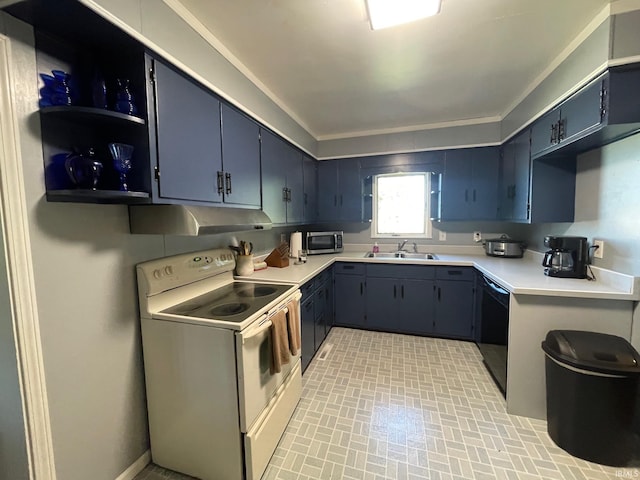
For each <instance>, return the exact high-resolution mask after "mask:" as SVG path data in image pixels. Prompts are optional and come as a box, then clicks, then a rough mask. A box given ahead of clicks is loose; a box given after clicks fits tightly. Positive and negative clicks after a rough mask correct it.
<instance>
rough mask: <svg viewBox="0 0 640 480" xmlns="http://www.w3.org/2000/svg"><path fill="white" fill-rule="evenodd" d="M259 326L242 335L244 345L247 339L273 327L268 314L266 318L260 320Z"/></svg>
mask: <svg viewBox="0 0 640 480" xmlns="http://www.w3.org/2000/svg"><path fill="white" fill-rule="evenodd" d="M257 323H258V326H257V327H255V328H252V329H251V330H249V331H248V332H247V333H246V334H245V335H242V344H243V345H244V344H245V343H246V342H247V340H251V339H252V338H254V337H257V336H258V335H260V334H261V333H262V332H264V331H265V330H268V329H269V328H271V320H270V319H269V317H268V316H267V315H264V318H263V319H262V320H260V321H259V322H257Z"/></svg>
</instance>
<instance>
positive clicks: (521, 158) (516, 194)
mask: <svg viewBox="0 0 640 480" xmlns="http://www.w3.org/2000/svg"><path fill="white" fill-rule="evenodd" d="M501 160H502V163H501V166H500V193H499V210H500V215H499V217H500V220H509V221H513V222H526V221H528V220H529V214H530V208H529V179H530V172H531V155H530V129H526V130H525V131H524V132H522V133H520V134H519V135H517V136H516V137H514V138H513V139H511V140H509V141H508V142H507V143H505V144H504V145H503V147H502V159H501Z"/></svg>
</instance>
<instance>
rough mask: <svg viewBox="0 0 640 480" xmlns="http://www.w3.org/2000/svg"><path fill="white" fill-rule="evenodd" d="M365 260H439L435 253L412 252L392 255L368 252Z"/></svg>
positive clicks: (393, 253)
mask: <svg viewBox="0 0 640 480" xmlns="http://www.w3.org/2000/svg"><path fill="white" fill-rule="evenodd" d="M364 257H365V258H404V259H407V260H438V257H436V256H435V255H434V254H433V253H411V252H392V253H387V252H385V253H382V252H379V253H374V252H367V253H365V255H364Z"/></svg>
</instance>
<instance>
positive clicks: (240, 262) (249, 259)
mask: <svg viewBox="0 0 640 480" xmlns="http://www.w3.org/2000/svg"><path fill="white" fill-rule="evenodd" d="M252 273H253V255H238V256H237V257H236V275H238V276H240V277H244V276H247V275H251V274H252Z"/></svg>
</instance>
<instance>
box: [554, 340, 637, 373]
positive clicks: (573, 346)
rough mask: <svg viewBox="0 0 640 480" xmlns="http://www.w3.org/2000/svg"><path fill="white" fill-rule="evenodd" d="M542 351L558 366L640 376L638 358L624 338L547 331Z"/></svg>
mask: <svg viewBox="0 0 640 480" xmlns="http://www.w3.org/2000/svg"><path fill="white" fill-rule="evenodd" d="M542 349H543V350H544V352H545V353H546V354H547V355H549V356H550V357H552V358H554V359H555V360H557V361H558V362H559V363H564V364H568V365H571V366H573V367H576V368H580V369H583V370H588V371H592V372H598V373H608V374H612V375H627V376H630V375H640V354H638V352H637V351H636V349H635V348H633V346H632V345H631V344H630V343H629V342H627V341H626V340H625V339H624V338H622V337H618V336H616V335H607V334H605V333H596V332H584V331H580V330H551V331H550V332H549V333H547V337H546V339H545V340H544V342H542Z"/></svg>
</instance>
